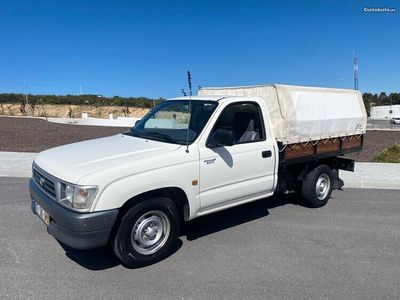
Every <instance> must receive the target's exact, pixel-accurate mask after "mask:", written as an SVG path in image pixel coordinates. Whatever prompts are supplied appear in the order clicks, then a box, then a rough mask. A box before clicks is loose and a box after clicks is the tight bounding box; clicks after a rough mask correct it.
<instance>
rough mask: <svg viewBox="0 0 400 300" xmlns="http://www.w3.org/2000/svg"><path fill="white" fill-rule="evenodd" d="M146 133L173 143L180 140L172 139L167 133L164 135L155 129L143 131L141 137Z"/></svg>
mask: <svg viewBox="0 0 400 300" xmlns="http://www.w3.org/2000/svg"><path fill="white" fill-rule="evenodd" d="M147 135H150V136H152V137H158V138H161V139H164V140H166V141H168V142H171V143H174V144H176V143H178V142H181V141H180V140H177V139H174V138H173V137H170V136H169V135H166V134H164V133H161V132H157V131H148V132H146V133H143V134H142V136H141V137H144V138H145V137H146V136H147Z"/></svg>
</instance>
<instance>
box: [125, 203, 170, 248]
mask: <svg viewBox="0 0 400 300" xmlns="http://www.w3.org/2000/svg"><path fill="white" fill-rule="evenodd" d="M170 231H171V223H170V221H169V219H168V217H167V216H166V214H165V213H163V212H162V211H159V210H153V211H149V212H147V213H145V214H143V215H142V216H141V217H140V218H139V219H138V220H137V221H136V223H135V225H134V226H133V230H132V236H131V240H132V245H133V248H134V249H135V250H136V251H137V252H139V253H140V254H143V255H150V254H153V253H155V252H157V251H158V250H159V249H160V248H161V247H162V246H164V244H165V242H166V241H167V240H168V237H169V234H170Z"/></svg>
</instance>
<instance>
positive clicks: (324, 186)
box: [315, 174, 331, 201]
mask: <svg viewBox="0 0 400 300" xmlns="http://www.w3.org/2000/svg"><path fill="white" fill-rule="evenodd" d="M330 188H331V179H330V178H329V176H328V175H327V174H321V176H319V177H318V180H317V184H316V185H315V191H316V194H317V198H318V200H321V201H323V200H325V199H326V197H327V196H328V193H329V190H330Z"/></svg>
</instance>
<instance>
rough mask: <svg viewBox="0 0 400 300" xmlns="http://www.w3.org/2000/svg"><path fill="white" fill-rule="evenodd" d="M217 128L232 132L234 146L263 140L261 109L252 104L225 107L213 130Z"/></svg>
mask: <svg viewBox="0 0 400 300" xmlns="http://www.w3.org/2000/svg"><path fill="white" fill-rule="evenodd" d="M217 128H223V129H228V130H232V131H233V134H234V140H235V144H243V143H251V142H258V141H262V140H265V131H264V126H263V122H262V115H261V109H260V107H259V106H258V104H257V103H254V102H241V103H235V104H231V105H229V106H227V107H225V109H224V110H223V111H222V113H221V115H220V116H219V118H218V120H217V122H216V124H215V127H214V130H216V129H217Z"/></svg>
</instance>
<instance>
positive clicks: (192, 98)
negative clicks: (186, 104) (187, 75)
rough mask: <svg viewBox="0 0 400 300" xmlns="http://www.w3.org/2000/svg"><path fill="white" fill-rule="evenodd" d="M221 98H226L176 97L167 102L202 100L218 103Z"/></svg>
mask: <svg viewBox="0 0 400 300" xmlns="http://www.w3.org/2000/svg"><path fill="white" fill-rule="evenodd" d="M222 98H226V96H192V97H188V96H186V97H176V98H169V99H167V101H169V100H190V99H191V100H202V101H218V100H221V99H222Z"/></svg>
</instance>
